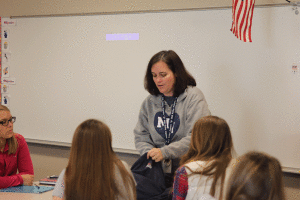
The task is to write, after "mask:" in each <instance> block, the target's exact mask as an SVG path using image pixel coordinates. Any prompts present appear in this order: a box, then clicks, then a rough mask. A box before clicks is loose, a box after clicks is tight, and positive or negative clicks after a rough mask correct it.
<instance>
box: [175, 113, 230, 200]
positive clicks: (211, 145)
mask: <svg viewBox="0 0 300 200" xmlns="http://www.w3.org/2000/svg"><path fill="white" fill-rule="evenodd" d="M191 137H192V138H191V145H190V148H189V151H188V153H187V154H185V155H184V156H183V157H182V159H181V162H180V164H181V167H180V168H178V169H177V171H176V175H175V180H174V186H173V189H174V191H173V199H174V200H175V199H201V198H204V197H207V195H210V196H212V197H215V198H216V199H222V198H223V194H224V192H223V191H224V190H225V189H224V188H225V187H226V182H227V181H226V180H227V177H228V175H229V174H230V170H231V167H232V162H234V161H233V159H232V151H233V143H232V138H231V133H230V128H229V126H228V124H227V123H226V121H225V120H223V119H221V118H219V117H216V116H206V117H203V118H200V119H199V120H198V121H197V122H196V123H195V125H194V127H193V130H192V136H191Z"/></svg>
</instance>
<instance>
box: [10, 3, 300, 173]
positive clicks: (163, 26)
mask: <svg viewBox="0 0 300 200" xmlns="http://www.w3.org/2000/svg"><path fill="white" fill-rule="evenodd" d="M231 19H232V17H231V9H224V10H204V11H181V12H161V13H139V14H118V15H100V16H72V17H47V18H19V19H16V22H17V25H16V26H10V27H9V29H10V38H9V39H10V49H9V51H10V53H11V62H10V68H11V69H10V77H14V78H15V81H16V85H11V86H10V87H9V94H10V109H11V112H12V114H13V115H14V116H16V117H17V122H16V123H15V124H14V129H15V132H18V133H20V134H23V135H24V137H25V138H26V139H33V140H38V141H49V142H63V143H71V140H72V136H73V133H74V130H75V128H76V127H77V126H78V125H79V123H81V122H82V121H84V120H86V119H88V118H96V119H100V120H103V121H104V122H105V123H107V124H108V125H109V127H110V128H111V131H112V133H113V147H114V148H120V149H124V150H126V149H127V150H135V146H134V135H133V129H134V127H135V125H136V123H137V120H138V113H139V109H140V106H141V103H142V101H143V100H144V99H145V98H146V96H147V95H148V93H147V92H146V91H145V90H144V87H143V79H144V74H145V71H146V66H147V63H148V61H149V59H150V58H151V57H152V56H153V55H154V54H155V53H157V52H159V51H161V50H169V49H172V50H174V51H175V52H177V53H178V55H179V56H180V57H181V58H182V60H183V62H184V64H185V66H186V68H187V69H188V70H189V71H190V72H191V74H192V75H193V76H194V77H195V79H196V81H197V86H198V87H199V88H200V89H201V90H202V91H203V93H204V95H205V97H206V100H207V102H208V105H209V108H210V110H211V112H212V115H217V116H220V117H222V118H224V119H225V120H226V121H227V122H228V124H229V126H230V127H231V131H232V135H233V140H234V146H235V149H236V151H237V153H238V154H243V153H245V152H247V151H249V150H259V151H264V152H267V153H269V154H271V155H273V156H275V157H277V158H278V159H279V160H280V161H281V163H282V165H283V166H285V167H291V168H300V159H299V158H300V145H299V144H300V125H299V124H300V114H299V113H300V104H299V100H300V84H299V82H300V75H299V73H300V72H299V70H298V72H295V73H293V72H292V65H293V64H296V65H298V68H299V65H300V62H299V61H300V55H299V52H300V51H299V50H300V49H299V44H300V37H299V33H300V16H297V15H295V14H294V12H293V11H292V8H291V7H273V8H271V7H269V8H255V9H254V17H253V26H252V39H253V42H252V43H244V42H242V41H240V40H238V39H237V38H235V36H234V35H233V34H232V32H230V27H231ZM114 33H139V40H133V41H129V40H127V41H106V34H114Z"/></svg>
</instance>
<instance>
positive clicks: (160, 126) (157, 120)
mask: <svg viewBox="0 0 300 200" xmlns="http://www.w3.org/2000/svg"><path fill="white" fill-rule="evenodd" d="M166 124H167V129H169V128H170V126H169V125H170V116H168V115H166ZM179 126H180V118H179V115H178V114H177V113H175V114H174V122H173V134H171V140H172V138H173V136H174V135H175V134H176V132H177V131H178V129H179ZM154 127H155V130H156V131H157V133H158V134H159V135H160V136H161V137H163V138H164V139H166V135H165V125H164V120H163V112H157V113H156V115H155V117H154Z"/></svg>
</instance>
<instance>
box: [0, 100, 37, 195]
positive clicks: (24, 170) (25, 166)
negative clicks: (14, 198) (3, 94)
mask: <svg viewBox="0 0 300 200" xmlns="http://www.w3.org/2000/svg"><path fill="white" fill-rule="evenodd" d="M15 121H16V118H15V117H12V116H11V114H10V110H9V109H8V108H7V107H6V106H3V105H0V189H1V188H7V187H11V186H17V185H22V184H23V185H32V184H33V178H34V175H33V165H32V161H31V158H30V154H29V149H28V146H27V143H26V141H25V139H24V137H23V136H22V135H20V134H18V133H14V131H13V123H14V122H15ZM17 171H18V172H19V173H18V174H17Z"/></svg>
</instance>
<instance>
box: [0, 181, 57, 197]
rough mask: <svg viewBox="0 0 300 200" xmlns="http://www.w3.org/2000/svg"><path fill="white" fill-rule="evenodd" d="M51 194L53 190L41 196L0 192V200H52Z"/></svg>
mask: <svg viewBox="0 0 300 200" xmlns="http://www.w3.org/2000/svg"><path fill="white" fill-rule="evenodd" d="M35 184H38V182H35ZM52 192H53V190H50V191H48V192H44V193H41V194H33V193H13V192H0V200H52Z"/></svg>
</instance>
